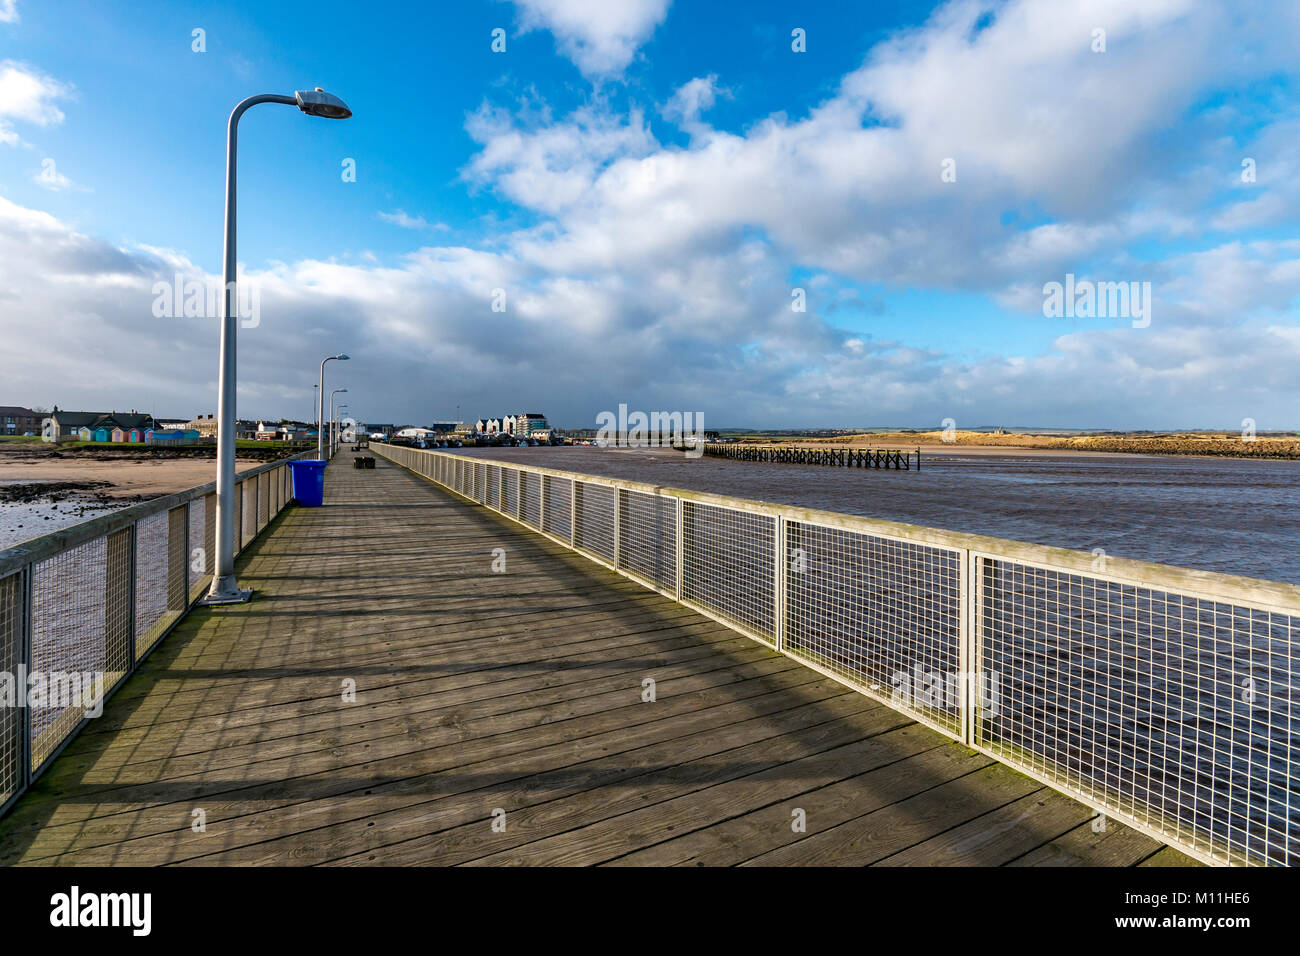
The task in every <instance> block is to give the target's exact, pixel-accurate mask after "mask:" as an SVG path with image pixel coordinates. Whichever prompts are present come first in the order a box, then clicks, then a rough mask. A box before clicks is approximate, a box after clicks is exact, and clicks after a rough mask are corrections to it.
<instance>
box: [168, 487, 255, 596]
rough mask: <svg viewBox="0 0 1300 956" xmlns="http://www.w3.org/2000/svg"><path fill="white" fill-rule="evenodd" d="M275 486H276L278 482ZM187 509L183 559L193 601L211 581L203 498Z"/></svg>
mask: <svg viewBox="0 0 1300 956" xmlns="http://www.w3.org/2000/svg"><path fill="white" fill-rule="evenodd" d="M272 477H273V476H272ZM275 487H278V483H276V484H275ZM189 509H190V513H189V518H188V523H189V541H188V542H187V545H188V548H189V552H188V553H187V554H186V556H185V560H186V562H187V563H188V564H189V568H190V582H191V587H190V600H191V601H193V600H196V599H198V598H199V597H201V596H202V595H203V592H204V591H206V590H207V587H208V585H209V584H210V583H211V567H210V566H209V563H208V551H207V548H206V546H205V545H204V542H203V538H204V535H205V534H206V533H207V527H206V525H205V522H206V519H207V516H206V514H205V513H204V512H205V511H206V508H205V507H204V499H202V498H195V499H194V500H193V501H191V502H190V503H189Z"/></svg>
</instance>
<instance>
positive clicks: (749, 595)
mask: <svg viewBox="0 0 1300 956" xmlns="http://www.w3.org/2000/svg"><path fill="white" fill-rule="evenodd" d="M682 547H683V552H684V553H683V562H682V598H683V600H687V601H693V602H694V603H696V604H698V605H700V606H701V607H703V608H706V609H708V610H709V611H710V612H712V613H714V614H717V615H719V616H720V617H723V618H725V619H726V620H728V621H731V622H733V623H735V624H739V625H741V626H742V627H744V628H746V629H747V630H749V631H751V632H753V633H755V634H757V635H759V636H761V637H762V638H763V639H764V640H769V641H775V638H776V628H775V621H776V584H775V581H774V579H773V573H774V569H775V564H776V559H775V549H776V519H775V518H774V517H772V516H771V515H766V514H757V513H753V512H748V511H742V510H739V509H735V508H724V507H719V506H717V505H711V504H703V503H701V502H698V501H685V502H683V505H682Z"/></svg>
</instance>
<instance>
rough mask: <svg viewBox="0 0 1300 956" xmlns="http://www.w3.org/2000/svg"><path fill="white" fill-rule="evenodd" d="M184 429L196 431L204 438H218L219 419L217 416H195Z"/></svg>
mask: <svg viewBox="0 0 1300 956" xmlns="http://www.w3.org/2000/svg"><path fill="white" fill-rule="evenodd" d="M182 428H183V429H184V430H187V431H196V432H198V433H199V435H200V436H201V437H203V438H216V437H217V417H216V416H215V415H195V416H194V417H193V418H191V419H190V420H189V421H188V422H186V423H185V424H184V425H183V426H182Z"/></svg>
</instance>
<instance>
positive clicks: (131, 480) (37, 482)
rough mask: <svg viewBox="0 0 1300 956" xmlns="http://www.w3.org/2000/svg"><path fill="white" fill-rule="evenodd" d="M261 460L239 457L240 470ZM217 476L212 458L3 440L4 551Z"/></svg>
mask: <svg viewBox="0 0 1300 956" xmlns="http://www.w3.org/2000/svg"><path fill="white" fill-rule="evenodd" d="M259 464H261V462H259V461H256V460H252V459H236V461H235V471H236V472H242V471H245V470H247V469H249V468H254V467H256V466H257V465H259ZM215 478H216V461H215V459H213V458H199V457H188V456H187V457H177V458H161V457H144V456H138V457H137V456H114V457H112V458H109V457H98V456H80V455H77V454H75V453H67V452H62V453H60V454H58V455H54V454H51V453H50V451H49V450H47V449H46V448H32V447H31V446H23V445H10V444H9V443H5V442H0V487H3V488H8V489H10V493H9V494H8V495H0V549H3V548H9V547H13V546H14V545H16V544H20V543H21V542H23V541H26V540H28V539H29V538H34V537H37V536H38V535H42V534H48V533H49V532H51V531H57V530H58V529H60V528H65V527H67V526H69V525H73V524H76V523H77V522H79V521H85V520H87V519H89V518H94V517H97V516H99V515H101V514H104V513H105V512H108V511H114V510H116V509H118V508H125V507H127V506H128V505H132V504H136V503H138V502H141V501H148V500H150V499H152V498H158V497H161V496H163V495H170V494H175V493H176V492H178V491H186V490H188V489H190V488H195V487H197V486H199V485H204V484H207V483H208V482H210V481H213V480H215ZM27 485H30V486H32V487H24V488H21V489H19V488H16V487H15V486H27ZM5 497H8V498H11V499H12V500H8V501H5V500H3V498H5Z"/></svg>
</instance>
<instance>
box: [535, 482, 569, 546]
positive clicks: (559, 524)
mask: <svg viewBox="0 0 1300 956" xmlns="http://www.w3.org/2000/svg"><path fill="white" fill-rule="evenodd" d="M542 490H543V493H544V495H545V497H546V512H545V515H544V516H543V517H544V520H545V522H546V525H545V527H544V528H543V529H542V530H543V531H545V532H547V533H548V534H553V535H555V536H556V537H557V538H563V539H564V540H565V541H572V540H573V482H572V481H571V480H570V479H568V478H553V477H551V476H550V475H543V476H542Z"/></svg>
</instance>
